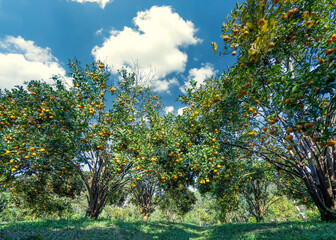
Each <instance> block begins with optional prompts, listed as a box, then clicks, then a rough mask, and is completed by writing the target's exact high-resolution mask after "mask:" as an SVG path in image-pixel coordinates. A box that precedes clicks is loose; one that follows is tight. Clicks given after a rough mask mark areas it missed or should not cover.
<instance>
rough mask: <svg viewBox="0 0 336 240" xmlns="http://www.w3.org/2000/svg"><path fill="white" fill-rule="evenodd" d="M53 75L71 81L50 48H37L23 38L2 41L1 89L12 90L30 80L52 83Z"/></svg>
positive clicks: (0, 49)
mask: <svg viewBox="0 0 336 240" xmlns="http://www.w3.org/2000/svg"><path fill="white" fill-rule="evenodd" d="M53 75H61V76H62V77H63V78H64V79H66V80H67V81H69V79H68V78H66V77H65V75H66V72H65V69H63V68H62V67H61V66H60V65H59V63H58V60H57V58H55V57H54V56H53V55H52V54H51V50H50V48H41V47H39V46H36V45H35V43H34V42H33V41H26V40H25V39H23V38H22V37H21V36H19V37H13V36H7V37H5V38H4V39H0V88H8V89H10V88H13V87H14V86H16V85H23V83H24V82H25V81H30V80H44V81H46V82H52V80H51V77H52V76H53Z"/></svg>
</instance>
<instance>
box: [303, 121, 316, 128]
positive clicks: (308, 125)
mask: <svg viewBox="0 0 336 240" xmlns="http://www.w3.org/2000/svg"><path fill="white" fill-rule="evenodd" d="M304 126H305V128H311V127H313V126H314V123H312V122H309V123H306V124H305V125H304Z"/></svg>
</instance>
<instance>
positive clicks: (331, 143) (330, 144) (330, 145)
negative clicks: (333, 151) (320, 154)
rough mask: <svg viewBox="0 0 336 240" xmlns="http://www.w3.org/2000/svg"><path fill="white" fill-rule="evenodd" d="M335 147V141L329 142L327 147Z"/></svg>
mask: <svg viewBox="0 0 336 240" xmlns="http://www.w3.org/2000/svg"><path fill="white" fill-rule="evenodd" d="M335 145H336V141H335V140H329V141H328V142H327V146H329V147H332V146H335Z"/></svg>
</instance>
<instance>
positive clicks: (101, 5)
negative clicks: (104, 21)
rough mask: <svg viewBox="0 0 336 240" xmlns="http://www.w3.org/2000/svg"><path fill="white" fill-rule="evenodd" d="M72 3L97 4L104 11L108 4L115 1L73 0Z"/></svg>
mask: <svg viewBox="0 0 336 240" xmlns="http://www.w3.org/2000/svg"><path fill="white" fill-rule="evenodd" d="M71 1H73V2H79V3H87V2H93V3H97V4H99V6H100V7H101V8H102V9H104V8H105V6H106V4H108V3H109V2H113V0H71Z"/></svg>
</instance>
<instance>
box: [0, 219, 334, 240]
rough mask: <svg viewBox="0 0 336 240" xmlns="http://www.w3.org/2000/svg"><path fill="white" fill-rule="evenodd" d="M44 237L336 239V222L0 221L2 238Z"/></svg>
mask: <svg viewBox="0 0 336 240" xmlns="http://www.w3.org/2000/svg"><path fill="white" fill-rule="evenodd" d="M3 239H20V240H40V239H63V240H64V239H71V240H75V239H81V240H84V239H87V240H93V239H130V240H137V239H139V240H149V239H174V240H178V239H216V240H217V239H228V240H235V239H249V240H252V239H272V240H275V239H281V240H282V239H286V240H287V239H297V240H298V239H300V240H303V239H306V240H314V239H330V240H334V239H336V223H320V222H287V223H263V224H243V223H241V224H223V225H216V226H206V227H199V226H196V225H190V224H183V223H164V222H142V221H139V222H122V221H112V220H107V219H99V220H88V219H77V220H39V221H25V222H11V223H5V222H1V223H0V240H3Z"/></svg>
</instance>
